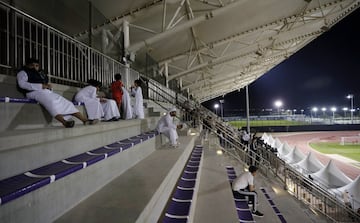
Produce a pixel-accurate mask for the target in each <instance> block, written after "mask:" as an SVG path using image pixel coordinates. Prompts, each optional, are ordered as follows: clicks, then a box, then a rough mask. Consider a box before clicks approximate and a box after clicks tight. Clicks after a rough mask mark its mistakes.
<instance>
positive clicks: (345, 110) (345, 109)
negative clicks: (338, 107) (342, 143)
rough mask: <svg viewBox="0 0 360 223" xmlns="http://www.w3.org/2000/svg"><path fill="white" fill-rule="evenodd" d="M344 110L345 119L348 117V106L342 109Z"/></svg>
mask: <svg viewBox="0 0 360 223" xmlns="http://www.w3.org/2000/svg"><path fill="white" fill-rule="evenodd" d="M342 110H343V111H344V119H345V118H346V112H347V110H349V109H348V108H347V107H344V108H343V109H342Z"/></svg>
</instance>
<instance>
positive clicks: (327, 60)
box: [203, 9, 360, 114]
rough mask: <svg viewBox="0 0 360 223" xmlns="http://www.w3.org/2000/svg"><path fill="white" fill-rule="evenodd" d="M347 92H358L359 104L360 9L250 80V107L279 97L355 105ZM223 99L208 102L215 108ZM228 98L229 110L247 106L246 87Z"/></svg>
mask: <svg viewBox="0 0 360 223" xmlns="http://www.w3.org/2000/svg"><path fill="white" fill-rule="evenodd" d="M348 94H353V95H354V107H356V108H357V107H359V106H360V9H357V11H355V12H353V13H352V14H350V15H349V16H347V17H346V18H344V19H343V20H341V21H340V22H339V23H337V24H336V25H335V26H333V27H332V28H331V29H330V30H329V31H328V32H326V33H324V34H322V35H321V36H320V37H318V38H317V39H315V40H313V41H312V42H311V43H309V44H308V45H306V46H305V47H304V48H302V49H301V50H299V51H298V52H297V53H295V54H294V55H292V56H291V57H290V58H289V59H287V60H285V61H283V62H282V63H281V64H279V65H278V66H276V67H274V68H273V69H272V70H270V71H269V72H268V73H266V74H264V75H263V76H262V77H260V78H259V79H257V80H256V81H255V82H253V83H252V84H250V86H249V95H250V109H263V108H274V107H275V106H274V101H275V100H278V99H280V100H282V101H283V104H284V106H283V108H284V109H298V110H300V109H305V110H309V109H311V108H312V107H314V106H317V107H318V108H321V107H327V108H328V109H329V107H332V106H336V107H338V109H342V108H343V107H349V108H350V100H349V99H346V95H348ZM219 99H222V97H218V98H216V99H213V100H211V101H208V102H205V103H203V105H205V106H206V107H208V108H209V109H212V110H213V106H214V104H215V103H216V102H218V100H219ZM224 100H225V103H224V110H225V114H226V113H227V112H226V110H233V109H236V110H237V109H244V108H245V90H244V89H242V90H240V92H239V91H236V92H232V93H229V94H227V95H225V97H224Z"/></svg>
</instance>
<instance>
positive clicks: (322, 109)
mask: <svg viewBox="0 0 360 223" xmlns="http://www.w3.org/2000/svg"><path fill="white" fill-rule="evenodd" d="M321 111H322V112H323V116H325V112H326V108H325V107H322V108H321Z"/></svg>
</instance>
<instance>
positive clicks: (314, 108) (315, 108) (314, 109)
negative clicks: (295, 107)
mask: <svg viewBox="0 0 360 223" xmlns="http://www.w3.org/2000/svg"><path fill="white" fill-rule="evenodd" d="M312 111H313V112H314V113H315V115H314V117H316V112H317V111H318V108H317V107H313V108H312Z"/></svg>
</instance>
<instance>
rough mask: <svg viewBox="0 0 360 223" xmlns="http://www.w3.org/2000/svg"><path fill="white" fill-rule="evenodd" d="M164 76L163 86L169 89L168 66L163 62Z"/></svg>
mask: <svg viewBox="0 0 360 223" xmlns="http://www.w3.org/2000/svg"><path fill="white" fill-rule="evenodd" d="M164 75H165V86H166V87H167V88H169V64H168V62H165V64H164Z"/></svg>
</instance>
